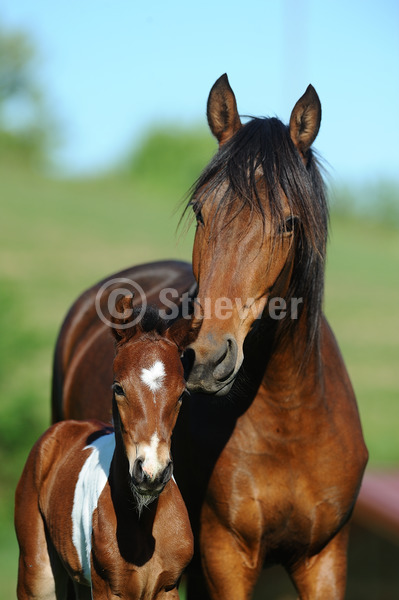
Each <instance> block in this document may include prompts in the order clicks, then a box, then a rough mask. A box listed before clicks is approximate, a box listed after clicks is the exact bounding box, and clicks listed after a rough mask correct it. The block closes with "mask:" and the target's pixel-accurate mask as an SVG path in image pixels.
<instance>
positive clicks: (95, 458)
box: [72, 433, 115, 584]
mask: <svg viewBox="0 0 399 600" xmlns="http://www.w3.org/2000/svg"><path fill="white" fill-rule="evenodd" d="M87 449H91V453H90V455H89V456H88V457H87V459H86V460H85V462H84V464H83V466H82V468H81V471H80V473H79V477H78V481H77V483H76V487H75V495H74V499H73V507H72V541H73V544H74V546H75V548H76V552H77V553H78V557H79V560H80V564H81V566H82V572H83V575H84V578H85V580H86V582H87V583H88V584H90V583H91V573H90V554H91V535H92V530H93V512H94V511H95V509H96V508H97V504H98V499H99V497H100V496H101V493H102V491H103V489H104V487H105V484H106V483H107V480H108V476H109V469H110V466H111V461H112V457H113V455H114V450H115V435H114V434H113V433H110V434H106V435H103V436H101V437H99V438H97V439H96V440H95V441H94V442H92V443H91V444H89V445H88V446H86V447H85V448H84V450H87Z"/></svg>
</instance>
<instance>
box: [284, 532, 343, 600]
mask: <svg viewBox="0 0 399 600" xmlns="http://www.w3.org/2000/svg"><path fill="white" fill-rule="evenodd" d="M348 533H349V525H346V526H345V527H344V528H343V529H341V531H340V532H339V533H338V534H337V535H336V536H335V537H334V538H333V539H332V540H331V541H330V542H329V543H328V544H327V546H325V548H323V550H322V551H321V552H320V553H319V554H317V555H315V556H313V557H312V558H309V559H306V560H304V561H303V562H301V563H300V564H299V565H295V568H294V569H292V571H291V572H290V575H291V578H292V580H293V582H294V584H295V587H296V588H297V590H298V593H299V598H300V600H316V599H317V600H318V599H319V598H323V600H343V599H344V597H345V587H346V567H347V546H348Z"/></svg>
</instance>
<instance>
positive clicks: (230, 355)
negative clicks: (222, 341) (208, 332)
mask: <svg viewBox="0 0 399 600" xmlns="http://www.w3.org/2000/svg"><path fill="white" fill-rule="evenodd" d="M237 354H238V346H237V342H236V341H235V339H234V338H233V337H228V338H227V339H226V346H225V348H224V349H223V352H222V353H221V354H220V356H219V358H218V359H217V361H216V366H215V369H214V371H213V376H214V378H215V379H217V380H218V381H224V380H226V379H228V378H229V377H230V376H231V375H232V374H233V373H234V369H235V366H236V362H237Z"/></svg>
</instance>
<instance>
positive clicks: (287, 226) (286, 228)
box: [280, 215, 298, 234]
mask: <svg viewBox="0 0 399 600" xmlns="http://www.w3.org/2000/svg"><path fill="white" fill-rule="evenodd" d="M297 221H298V219H297V217H294V216H293V215H291V216H290V217H287V219H285V221H284V224H283V225H282V226H281V228H280V232H281V233H282V234H284V233H292V232H293V231H294V229H295V223H296V222H297Z"/></svg>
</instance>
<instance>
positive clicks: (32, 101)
mask: <svg viewBox="0 0 399 600" xmlns="http://www.w3.org/2000/svg"><path fill="white" fill-rule="evenodd" d="M37 63H38V53H37V50H36V47H35V44H34V43H33V41H32V40H31V39H30V37H29V36H28V35H27V34H26V33H24V32H21V31H11V32H8V31H5V30H4V29H1V26H0V160H1V161H2V162H3V163H6V164H7V163H10V162H13V163H18V164H20V165H24V164H25V165H34V166H35V167H37V166H39V167H40V166H41V167H43V166H44V165H48V164H51V153H52V149H53V147H54V144H55V143H56V140H59V138H60V135H59V134H60V132H59V126H58V125H57V121H56V117H55V116H54V115H52V111H51V110H50V109H49V106H48V102H47V100H46V94H45V91H44V90H43V89H42V86H41V85H40V83H39V80H38V77H37V68H38V65H37ZM215 151H216V144H215V141H214V140H213V138H212V137H211V136H210V135H209V131H208V130H207V128H205V127H204V126H202V127H201V126H195V125H194V126H192V127H185V128H182V127H179V126H174V125H172V124H169V125H167V126H164V127H157V128H154V129H152V130H150V131H149V132H147V134H146V135H145V136H144V137H143V139H142V140H141V142H140V143H139V144H138V145H137V144H135V145H134V146H133V150H132V151H131V152H130V153H128V155H127V156H126V158H125V160H123V161H122V164H121V165H120V166H119V167H117V168H114V169H113V170H114V171H115V170H116V171H119V173H120V175H121V176H126V175H127V176H129V177H132V179H134V181H136V182H137V183H139V184H143V185H149V186H151V187H152V188H155V189H156V190H157V192H162V189H167V190H168V192H171V191H174V190H176V193H177V195H178V197H177V200H179V199H180V198H181V197H182V195H184V194H185V193H186V192H187V191H188V190H189V188H190V186H192V185H193V183H194V182H195V180H196V179H197V177H198V176H199V174H200V173H201V170H202V169H203V168H204V166H205V165H206V164H207V163H208V161H209V160H210V158H211V157H212V155H213V154H214V152H215ZM330 200H331V205H332V210H333V211H334V212H335V213H336V214H338V215H341V216H343V217H344V216H349V215H352V216H353V215H354V216H356V217H358V218H373V219H375V220H377V221H380V222H383V223H384V224H386V225H388V226H390V227H394V228H399V186H398V184H397V183H396V182H393V181H392V182H390V181H378V182H375V183H372V184H370V183H367V184H363V185H355V184H350V185H343V184H338V185H331V186H330Z"/></svg>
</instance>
